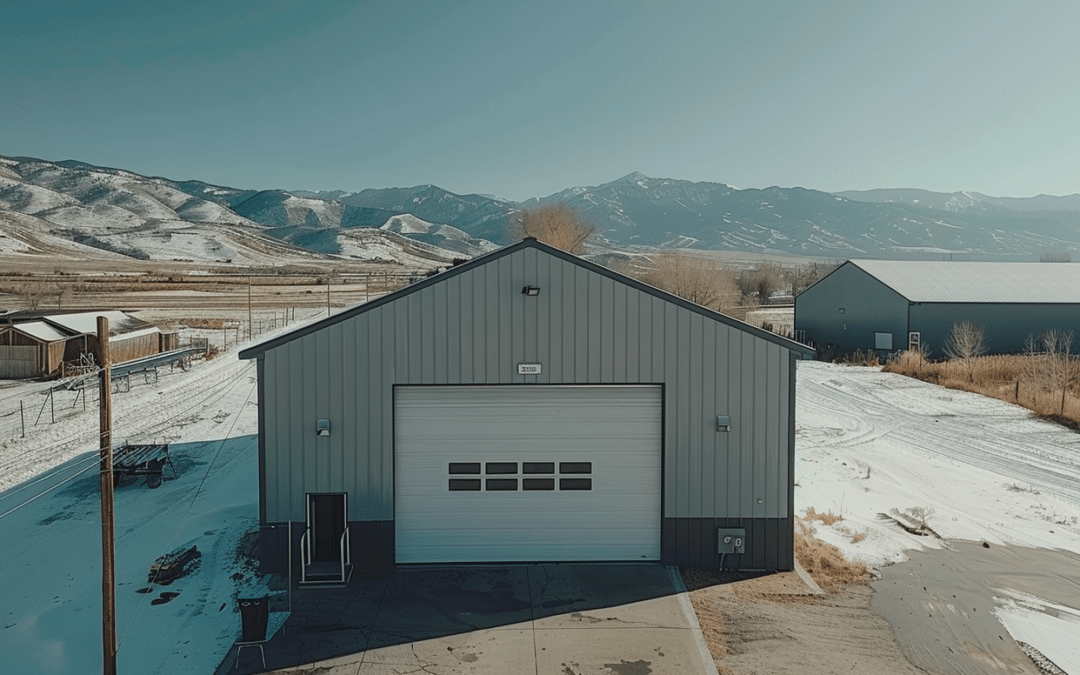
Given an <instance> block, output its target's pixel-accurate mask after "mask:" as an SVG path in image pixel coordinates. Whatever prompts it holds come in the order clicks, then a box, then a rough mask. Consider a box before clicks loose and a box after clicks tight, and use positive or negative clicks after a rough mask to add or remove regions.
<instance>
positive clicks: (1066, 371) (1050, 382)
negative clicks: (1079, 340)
mask: <svg viewBox="0 0 1080 675" xmlns="http://www.w3.org/2000/svg"><path fill="white" fill-rule="evenodd" d="M1072 337H1073V335H1072V333H1071V332H1067V331H1064V330H1048V331H1046V332H1045V333H1043V335H1042V338H1041V339H1040V340H1038V341H1036V340H1035V339H1034V338H1033V337H1032V336H1030V335H1029V336H1028V339H1027V346H1026V349H1025V352H1026V355H1027V367H1026V368H1025V371H1024V379H1026V380H1028V382H1029V386H1031V387H1033V388H1034V389H1036V390H1043V391H1046V392H1055V391H1057V390H1059V389H1060V390H1061V402H1060V404H1059V406H1058V407H1059V411H1058V414H1061V415H1064V414H1065V395H1066V393H1067V392H1068V389H1069V387H1070V386H1072V385H1073V384H1075V383H1076V382H1077V381H1080V363H1078V362H1077V359H1076V358H1075V357H1074V356H1073V354H1072ZM1017 390H1018V391H1019V385H1017ZM1017 398H1019V396H1017Z"/></svg>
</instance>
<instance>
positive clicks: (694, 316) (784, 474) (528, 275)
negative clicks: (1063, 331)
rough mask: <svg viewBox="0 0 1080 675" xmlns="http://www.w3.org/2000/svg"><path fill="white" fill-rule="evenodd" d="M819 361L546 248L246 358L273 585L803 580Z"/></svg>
mask: <svg viewBox="0 0 1080 675" xmlns="http://www.w3.org/2000/svg"><path fill="white" fill-rule="evenodd" d="M809 355H810V352H809V350H808V349H807V348H805V347H803V346H802V345H799V344H797V343H795V342H792V341H790V340H786V339H784V338H782V337H779V336H777V335H775V334H773V333H769V332H767V331H763V330H761V329H758V328H756V327H753V326H750V325H748V324H745V323H743V322H741V321H737V320H735V319H732V318H730V317H727V316H724V315H721V314H718V313H716V312H713V311H711V310H709V309H706V308H704V307H702V306H700V305H696V304H693V303H690V302H687V301H685V300H682V299H680V298H678V297H675V296H673V295H670V294H668V293H665V292H663V291H660V290H658V289H656V288H653V287H652V286H648V285H646V284H643V283H640V282H638V281H636V280H633V279H630V278H628V277H625V276H622V275H620V274H617V273H615V272H613V271H611V270H609V269H607V268H604V267H601V266H599V265H596V264H593V263H591V262H588V261H586V260H583V259H581V258H578V257H576V256H573V255H570V254H568V253H565V252H563V251H560V250H558V249H555V248H552V247H550V246H547V245H545V244H542V243H540V242H537V241H536V240H532V239H526V240H524V241H522V242H520V243H517V244H515V245H512V246H509V247H507V248H504V249H501V250H498V251H495V252H493V253H490V254H488V255H486V256H483V257H480V258H476V259H474V260H472V261H469V262H467V263H464V264H461V265H458V266H455V267H452V268H450V269H449V270H447V271H445V272H442V273H440V274H438V275H436V276H433V277H430V278H428V279H426V280H424V281H421V282H419V283H416V284H413V285H411V286H409V287H406V288H404V289H402V290H400V291H397V292H396V293H392V294H390V295H387V296H384V297H382V298H379V299H378V300H375V301H372V302H369V303H367V304H364V305H360V306H358V307H355V308H353V309H350V310H348V311H345V312H343V313H341V314H338V315H336V316H333V317H329V318H327V319H324V320H323V321H320V322H318V323H315V324H312V325H310V326H307V327H304V328H302V329H298V330H296V331H293V332H291V333H288V334H285V335H283V336H280V337H278V338H275V339H273V340H270V341H267V342H265V343H262V344H259V345H257V346H254V347H251V348H248V349H246V350H244V351H242V352H241V353H240V357H241V358H245V359H257V360H258V381H259V475H260V488H259V489H260V495H259V503H260V513H259V517H260V522H261V539H260V542H261V543H260V551H261V554H262V563H263V566H264V569H265V570H267V571H283V570H284V569H285V568H286V567H287V564H288V559H289V558H288V556H289V551H292V552H293V553H292V555H293V556H294V564H295V565H300V566H301V568H303V569H305V570H306V569H308V568H315V567H316V566H317V565H318V564H319V563H320V562H322V563H326V564H327V566H328V567H333V568H335V569H336V568H337V566H338V563H340V568H341V570H342V572H341V574H342V575H344V574H345V568H346V566H347V565H351V564H353V563H355V564H356V565H357V566H358V567H359V568H363V569H372V570H374V569H386V568H389V567H392V566H393V565H395V564H402V563H426V562H505V561H576V560H635V561H636V560H652V561H662V562H664V563H666V564H677V565H680V566H684V567H694V568H716V567H718V566H719V564H720V559H721V557H720V553H721V551H723V552H724V553H725V566H726V567H739V568H743V569H791V568H792V566H793V548H792V546H793V544H792V541H793V540H792V537H793V533H792V528H793V518H794V507H793V499H792V498H793V485H794V478H793V465H794V415H795V364H796V360H797V359H798V358H800V357H802V356H809ZM290 529H291V531H292V533H293V537H292V541H291V542H290V540H289V539H288V535H287V532H288V531H290ZM725 535H726V541H725ZM335 574H336V572H335Z"/></svg>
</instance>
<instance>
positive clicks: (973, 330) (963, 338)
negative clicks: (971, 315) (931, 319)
mask: <svg viewBox="0 0 1080 675" xmlns="http://www.w3.org/2000/svg"><path fill="white" fill-rule="evenodd" d="M944 351H945V356H947V357H949V358H950V359H956V360H957V361H960V362H962V363H963V364H964V365H965V366H966V367H967V370H968V381H970V382H974V381H975V359H976V358H978V357H980V356H982V355H983V354H985V353H986V339H985V333H984V332H983V328H982V326H976V325H975V324H973V323H972V322H970V321H966V320H965V321H958V322H957V323H954V324H953V326H952V330H950V331H949V335H948V337H946V338H945V347H944Z"/></svg>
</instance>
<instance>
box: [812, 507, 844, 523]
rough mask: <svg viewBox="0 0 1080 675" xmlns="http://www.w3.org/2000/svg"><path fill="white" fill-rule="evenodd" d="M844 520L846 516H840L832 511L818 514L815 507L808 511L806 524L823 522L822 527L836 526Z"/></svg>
mask: <svg viewBox="0 0 1080 675" xmlns="http://www.w3.org/2000/svg"><path fill="white" fill-rule="evenodd" d="M843 519H844V516H838V515H836V514H835V513H833V512H832V511H826V512H825V513H818V512H817V511H815V510H814V507H813V506H810V507H808V508H807V509H806V522H808V523H812V522H814V521H815V520H818V521H821V524H822V525H834V524H836V523H838V522H840V521H841V520H843Z"/></svg>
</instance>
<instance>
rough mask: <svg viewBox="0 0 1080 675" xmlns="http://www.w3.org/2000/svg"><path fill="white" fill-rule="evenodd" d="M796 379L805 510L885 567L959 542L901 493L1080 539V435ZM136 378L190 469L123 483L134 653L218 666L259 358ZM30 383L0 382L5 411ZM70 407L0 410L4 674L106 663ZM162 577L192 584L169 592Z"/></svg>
mask: <svg viewBox="0 0 1080 675" xmlns="http://www.w3.org/2000/svg"><path fill="white" fill-rule="evenodd" d="M295 327H296V326H295V325H293V326H291V327H290V328H295ZM267 337H270V335H264V336H261V337H260V339H265V338H267ZM797 381H798V412H797V434H796V445H797V449H796V481H797V487H796V488H795V498H796V508H797V509H798V510H799V511H800V512H804V511H805V510H806V509H807V508H809V507H813V508H814V509H815V511H816V512H818V513H823V512H829V511H831V512H833V513H834V514H836V515H842V516H843V520H841V521H838V522H837V523H835V524H834V525H832V526H825V525H823V524H821V523H820V522H818V523H817V524H816V526H817V529H818V536H820V537H821V538H823V539H825V540H826V541H829V542H831V543H833V544H836V545H837V546H839V547H840V548H841V549H842V550H843V551H844V552H845V553H846V554H848V555H849V556H851V557H857V558H861V559H863V560H865V561H867V562H868V563H870V564H872V565H878V566H880V565H884V564H888V563H890V562H895V561H900V560H902V559H904V557H905V553H904V552H905V551H906V550H909V549H916V548H920V547H939V546H942V545H943V543H942V541H941V540H938V539H935V538H934V537H919V536H916V535H912V534H909V533H907V532H905V531H904V530H903V529H901V528H900V527H899V526H898V525H897V524H896V523H895V521H894V520H893V519H891V518H883V517H881V516H880V515H879V514H889V513H891V512H893V510H894V509H895V511H896V513H897V514H900V515H903V514H905V513H906V514H907V515H908V517H909V518H910V517H914V518H922V519H925V522H926V524H927V525H928V526H930V527H931V528H932V529H933V530H934V531H936V532H937V533H938V534H940V535H941V536H942V537H944V538H946V539H948V538H959V539H969V540H974V541H986V542H989V543H993V544H994V545H997V544H1014V545H1024V546H1032V547H1042V548H1055V549H1064V550H1067V551H1073V552H1080V524H1078V522H1077V519H1078V517H1080V485H1078V481H1077V477H1078V476H1080V435H1077V434H1075V433H1072V432H1070V431H1068V430H1066V429H1063V428H1061V427H1058V426H1055V425H1052V424H1048V423H1044V422H1040V421H1038V420H1034V419H1032V418H1031V416H1030V415H1029V414H1028V413H1027V412H1026V411H1025V410H1023V409H1021V408H1017V407H1015V406H1012V405H1009V404H1006V403H1001V402H998V401H993V400H990V399H986V398H983V397H980V396H977V395H974V394H966V393H962V392H955V391H950V390H945V389H941V388H939V387H936V386H932V385H928V384H925V383H921V382H917V381H914V380H910V379H907V378H904V377H901V376H897V375H890V374H886V373H881V372H879V371H877V370H876V369H872V368H861V367H851V366H836V365H830V364H823V363H813V362H802V363H800V364H799V371H798V380H797ZM132 384H133V386H132V389H131V391H130V392H127V393H117V394H114V397H113V405H114V419H115V422H114V438H115V439H116V440H117V442H118V443H119V442H122V441H123V439H125V438H131V439H133V440H140V441H149V440H154V439H157V440H159V441H161V440H164V441H168V442H169V443H170V444H171V447H172V453H173V461H174V462H175V463H176V465H177V472H178V477H177V478H176V479H174V480H166V481H165V482H164V484H163V485H162V486H161V487H160V488H157V489H154V490H150V489H148V488H147V487H146V486H145V484H144V483H143V482H142V481H141V480H138V481H137V480H135V479H130V478H129V479H127V481H126V482H125V483H123V484H122V486H121V487H120V488H119V490H118V491H117V495H116V533H117V547H116V560H117V614H118V622H117V625H118V635H119V640H120V644H119V653H118V661H119V665H120V669H121V671H122V672H139V673H177V674H183V673H192V674H195V673H207V672H211V671H212V669H213V668H214V667H215V666H216V665H217V664H218V663H219V662H220V661H221V659H222V657H223V655H224V654H225V653H226V651H227V650H228V648H229V646H230V645H231V644H232V642H233V640H234V639H235V637H236V636H237V632H238V628H239V617H238V616H237V615H236V613H235V611H234V608H235V598H236V597H237V596H238V595H244V594H247V593H261V592H263V591H262V590H261V582H260V580H258V579H257V578H256V577H254V574H253V570H252V569H250V567H249V566H247V565H246V564H245V562H244V559H243V558H242V557H241V556H239V555H238V554H237V548H238V546H239V545H240V541H241V538H242V536H243V535H244V534H245V533H247V532H251V531H253V530H254V529H255V527H256V525H257V514H258V507H257V499H258V488H257V463H256V435H255V434H256V433H257V415H256V399H255V393H256V388H255V369H254V366H253V364H250V363H248V362H241V361H238V360H237V359H236V352H235V347H232V348H231V349H230V350H229V351H228V352H226V353H224V354H222V355H220V356H218V357H217V358H215V359H213V360H210V361H206V362H197V363H196V365H195V367H194V368H193V369H192V370H191V371H190V372H182V371H174V372H165V371H163V372H162V375H161V378H160V380H159V381H158V382H156V383H143V382H141V381H139V382H136V381H134V380H133V383H132ZM33 386H35V385H20V386H19V387H11V386H9V387H4V388H0V409H4V408H5V406H4V405H2V403H3V401H4V400H7V401H10V400H12V399H13V397H14V396H17V395H22V396H27V395H28V394H26V393H25V389H24V388H23V387H33ZM39 405H40V403H39ZM70 406H71V401H66V404H65V406H64V407H65V409H64V412H63V413H62V419H61V421H59V422H57V423H56V424H44V423H42V424H39V425H37V426H32V427H28V430H27V436H26V438H20V437H19V432H20V431H19V427H18V426H17V422H13V421H12V420H11V419H9V418H4V419H0V466H2V467H3V469H4V470H3V472H0V481H3V482H0V489H3V490H5V491H4V492H2V493H0V537H2V539H3V541H4V542H5V544H6V545H5V547H4V548H3V550H2V552H0V569H3V570H4V573H5V574H4V581H3V582H2V587H0V653H2V654H3V655H4V656H3V663H4V668H3V671H4V672H17V673H82V672H91V671H94V670H96V669H97V668H98V667H100V659H101V640H100V628H101V619H100V544H99V537H100V525H99V520H98V519H99V506H98V504H99V502H98V500H99V496H98V488H97V485H98V476H97V471H96V461H95V460H96V447H97V441H96V434H97V411H96V405H95V403H94V398H93V397H91V399H90V404H89V405H88V406H87V410H86V412H83V411H82V410H81V405H77V406H75V407H73V408H72V407H70ZM57 410H58V415H59V414H60V412H59V410H60V406H59V405H58V406H57ZM34 413H35V414H36V413H37V411H34ZM45 414H46V415H48V414H49V412H48V410H46V412H45ZM169 476H170V474H169V473H168V470H167V471H166V477H169ZM855 535H863V536H862V537H856V536H855ZM853 539H859V541H857V542H853ZM190 544H194V545H196V546H198V548H199V550H200V551H201V553H202V558H201V560H200V563H199V566H198V569H197V571H196V572H195V573H194V574H192V575H190V576H187V577H184V578H181V579H179V580H177V581H176V582H174V583H173V584H172V585H170V586H166V587H160V586H155V587H154V588H153V590H152V592H150V593H138V592H136V591H137V590H140V589H145V588H147V583H146V580H147V577H146V575H147V571H148V568H149V565H150V564H151V563H152V562H153V561H154V559H155V558H156V557H157V556H159V555H161V554H163V553H166V552H168V551H171V550H173V549H175V548H177V547H180V546H186V545H190ZM163 591H167V592H177V593H179V595H178V596H177V597H175V598H173V599H172V600H170V601H169V602H166V603H159V604H156V605H155V604H152V601H153V600H155V599H159V598H160V594H161V592H163ZM1000 602H1001V611H1000V612H999V617H1000V618H1001V620H1002V622H1003V623H1004V624H1005V625H1006V627H1007V628H1008V630H1009V631H1010V632H1011V633H1012V634H1013V635H1014V636H1015V637H1016V639H1018V640H1022V641H1024V642H1027V643H1029V644H1032V645H1034V646H1035V647H1036V648H1037V649H1038V650H1039V651H1041V652H1042V653H1043V654H1045V655H1047V656H1049V657H1050V658H1051V659H1052V660H1054V661H1055V662H1056V663H1057V665H1058V666H1060V667H1062V668H1064V669H1065V670H1066V671H1068V672H1074V673H1080V655H1077V653H1076V646H1075V640H1072V639H1071V636H1074V635H1076V627H1077V625H1078V623H1080V620H1078V617H1080V608H1076V607H1066V606H1064V605H1062V604H1061V602H1060V599H1056V598H1033V597H1031V596H1027V595H1024V594H1022V593H1019V592H1015V591H1012V590H1011V589H1007V588H1003V589H1001V600H1000ZM1070 650H1072V651H1070Z"/></svg>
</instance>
